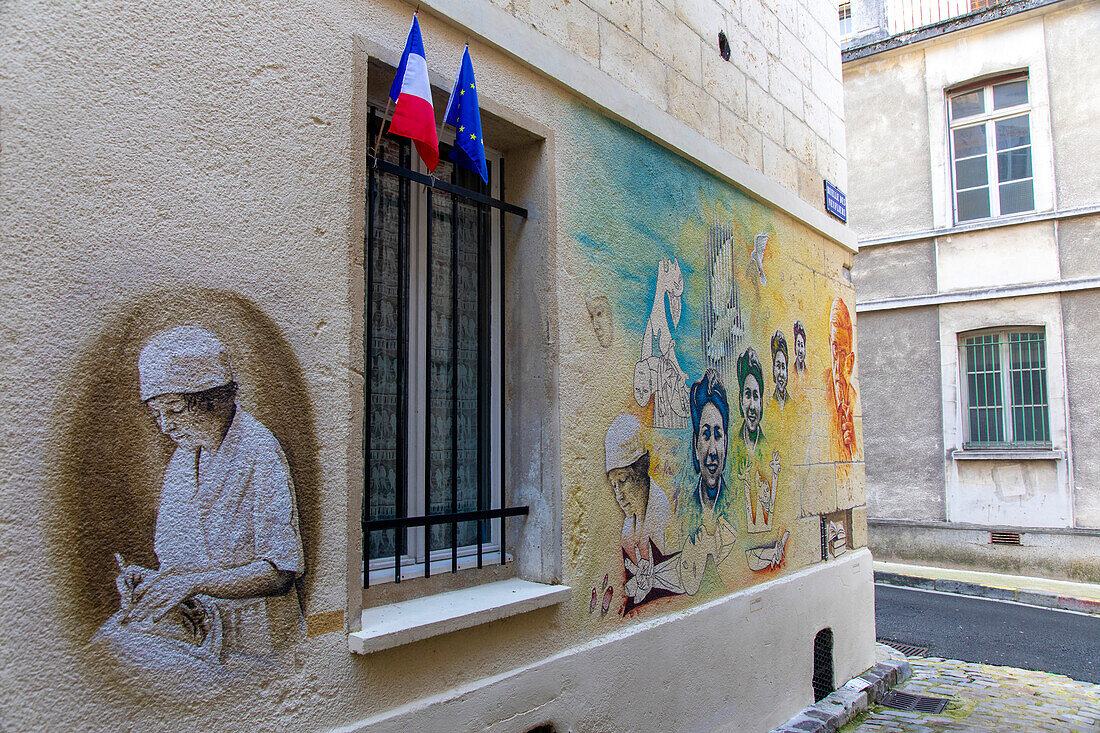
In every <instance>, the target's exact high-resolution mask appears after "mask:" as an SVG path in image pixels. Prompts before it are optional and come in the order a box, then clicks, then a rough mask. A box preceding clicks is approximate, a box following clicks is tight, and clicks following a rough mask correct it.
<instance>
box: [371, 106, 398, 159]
mask: <svg viewBox="0 0 1100 733" xmlns="http://www.w3.org/2000/svg"><path fill="white" fill-rule="evenodd" d="M391 104H393V100H392V99H389V98H388V97H387V98H386V111H385V112H384V113H383V114H382V126H381V127H379V128H378V138H377V139H376V140H375V141H374V155H373V156H372V157H373V158H374V160H375V163H376V164H377V162H378V146H379V145H381V144H382V133H383V132H385V131H386V118H387V117H389V116H390V105H391Z"/></svg>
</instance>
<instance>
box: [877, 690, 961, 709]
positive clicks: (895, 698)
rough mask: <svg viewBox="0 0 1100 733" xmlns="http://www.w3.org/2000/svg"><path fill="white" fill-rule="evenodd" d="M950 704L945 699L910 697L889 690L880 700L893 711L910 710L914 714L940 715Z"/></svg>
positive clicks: (906, 693)
mask: <svg viewBox="0 0 1100 733" xmlns="http://www.w3.org/2000/svg"><path fill="white" fill-rule="evenodd" d="M948 702H950V700H948V699H947V698H945V697H925V696H924V695H910V694H909V693H908V692H898V691H897V690H891V691H890V692H888V693H886V697H884V698H882V704H883V705H885V706H886V707H888V708H894V709H895V710H911V711H912V712H914V713H932V714H937V713H942V712H943V709H944V708H946V707H947V703H948Z"/></svg>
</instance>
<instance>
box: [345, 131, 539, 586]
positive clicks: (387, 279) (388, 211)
mask: <svg viewBox="0 0 1100 733" xmlns="http://www.w3.org/2000/svg"><path fill="white" fill-rule="evenodd" d="M381 123H382V120H381V117H379V116H378V115H377V114H376V112H375V110H374V109H371V114H370V125H369V130H370V139H371V140H374V139H375V138H376V136H377V134H378V130H379V129H380V126H381ZM440 147H441V149H440V153H441V156H440V157H441V159H440V164H439V167H438V168H437V169H436V171H435V174H434V175H433V176H429V175H426V174H424V173H419V172H417V171H415V170H413V169H412V156H411V146H410V144H409V142H408V141H407V140H404V139H397V138H393V137H390V136H387V137H385V138H384V139H383V140H382V144H381V146H380V149H379V155H378V158H377V159H374V158H372V157H370V156H369V155H368V160H367V169H368V184H367V212H366V214H367V216H366V218H367V222H366V224H367V226H366V236H365V240H366V241H365V242H364V250H365V252H364V254H365V269H364V310H365V313H364V319H365V320H364V324H365V328H364V344H363V349H364V356H365V361H366V369H367V374H366V378H365V380H364V382H365V385H364V397H365V400H364V405H365V409H364V413H365V418H364V432H363V441H364V445H363V451H364V471H365V476H364V501H363V517H362V528H363V563H364V567H363V585H364V587H367V586H368V585H369V584H370V569H371V568H370V566H371V562H372V561H375V562H376V564H377V563H378V562H386V558H392V565H393V573H394V578H393V579H394V581H395V582H400V581H401V578H402V573H403V567H409V566H412V569H411V570H410V571H409V573H410V574H411V572H413V571H414V570H415V569H416V566H419V570H420V572H421V573H422V574H423V575H424V576H425V577H427V576H430V575H431V572H432V563H433V561H434V562H437V563H439V562H441V561H443V562H444V563H445V560H443V558H446V557H448V556H449V559H450V570H451V572H457V570H458V567H459V556H460V554H463V553H465V554H470V555H471V556H472V555H473V554H474V553H476V557H477V566H478V567H482V565H483V562H484V554H485V549H486V543H487V542H490V540H492V538H493V537H494V532H493V526H492V522H493V521H494V520H495V521H496V522H497V525H496V532H495V549H496V551H497V552H498V553H499V561H500V562H501V564H503V563H504V562H505V559H506V552H505V534H506V533H505V518H506V517H512V516H520V515H525V514H527V511H528V508H527V507H525V506H524V507H506V506H505V498H504V470H503V456H504V436H505V415H504V397H503V390H501V389H499V387H498V388H497V390H496V392H495V395H496V396H495V398H494V385H493V380H494V379H495V380H497V384H498V385H499V384H503V381H504V359H503V358H502V354H503V350H504V328H503V322H504V299H503V297H502V296H503V276H502V273H503V272H504V264H505V262H504V242H503V217H504V213H505V212H508V213H512V214H515V215H518V216H521V217H526V215H527V212H526V211H525V210H524V209H521V208H519V207H516V206H512V205H510V204H506V203H505V202H504V201H503V185H502V183H501V186H500V187H499V189H500V194H499V195H500V198H493V197H492V196H491V195H490V194H491V191H492V188H491V187H490V186H486V185H484V184H483V183H482V181H481V180H480V178H478V177H477V176H475V175H473V174H470V173H468V172H466V171H464V170H462V169H460V168H458V167H457V166H454V165H453V164H452V163H451V161H449V160H447V159H446V154H447V153H448V152H449V147H448V146H446V145H441V146H440ZM496 167H497V169H498V170H497V171H496V173H497V174H498V175H499V174H500V170H501V169H502V167H503V160H499V161H497V166H496ZM493 172H494V171H493V170H492V166H491V167H490V176H492V174H493ZM500 179H501V181H502V180H503V176H502V175H501V176H500ZM490 182H492V179H491V178H490ZM414 187H415V188H414ZM494 213H495V214H497V216H495V217H494V215H493V214H494ZM494 219H495V222H494ZM494 226H496V227H498V228H497V230H496V237H497V251H498V253H499V254H498V257H499V259H498V262H497V263H495V265H494V263H493V262H492V259H493V246H492V241H493V229H492V228H493V227H494ZM494 269H495V273H494ZM494 280H495V282H494ZM494 292H495V293H496V296H495V298H496V299H497V303H496V309H497V311H496V314H495V315H496V318H495V321H496V322H495V323H494V314H493V305H494V304H493V299H494ZM411 301H412V302H411ZM494 340H495V343H496V344H497V347H496V348H497V358H496V360H495V361H494V354H493V344H494ZM494 364H496V365H498V366H497V368H496V371H495V373H494ZM494 408H495V409H494ZM494 413H495V414H494ZM494 420H495V422H496V426H495V427H496V428H497V431H498V433H497V441H496V443H497V447H496V450H495V454H496V457H497V458H498V460H499V464H498V467H497V480H496V482H495V483H496V492H495V493H494V492H493V490H492V489H493V484H494V481H493V473H494V467H493V466H492V465H491V464H490V461H491V460H492V458H493V453H494V451H493V449H492V445H493V442H494V441H493V435H492V432H493V427H494ZM414 509H418V510H419V513H417V512H416V511H413V510H414ZM490 544H493V543H491V542H490ZM418 574H420V573H418Z"/></svg>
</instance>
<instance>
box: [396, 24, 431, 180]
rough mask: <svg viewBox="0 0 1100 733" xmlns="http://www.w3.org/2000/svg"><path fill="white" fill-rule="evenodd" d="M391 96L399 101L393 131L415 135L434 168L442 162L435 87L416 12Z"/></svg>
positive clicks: (407, 135)
mask: <svg viewBox="0 0 1100 733" xmlns="http://www.w3.org/2000/svg"><path fill="white" fill-rule="evenodd" d="M390 99H392V100H393V101H394V102H396V103H397V105H396V106H395V107H394V108H393V117H392V118H391V119H390V132H392V133H393V134H394V135H401V136H402V137H408V138H412V141H413V143H414V144H415V145H416V150H417V152H418V153H420V157H421V159H423V161H424V165H426V166H427V167H428V170H429V171H434V170H435V167H436V166H437V165H439V138H438V137H437V135H436V131H435V109H434V108H433V107H432V87H431V85H430V84H429V83H428V61H427V59H426V58H425V57H424V41H423V39H422V38H421V37H420V24H419V23H418V22H417V20H416V14H415V13H414V14H413V22H412V28H410V29H409V38H408V40H407V41H405V53H403V54H402V55H401V65H400V66H398V67H397V76H396V77H395V78H394V80H393V86H391V87H390Z"/></svg>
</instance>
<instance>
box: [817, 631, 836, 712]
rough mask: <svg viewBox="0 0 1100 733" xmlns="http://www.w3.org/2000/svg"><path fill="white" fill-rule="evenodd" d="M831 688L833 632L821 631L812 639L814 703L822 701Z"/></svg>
mask: <svg viewBox="0 0 1100 733" xmlns="http://www.w3.org/2000/svg"><path fill="white" fill-rule="evenodd" d="M834 689H835V688H834V687H833V630H832V629H822V630H821V631H819V632H817V636H815V637H814V702H818V701H820V700H822V699H824V698H825V697H826V696H827V695H828V694H829V693H830V692H832V691H833V690H834Z"/></svg>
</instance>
